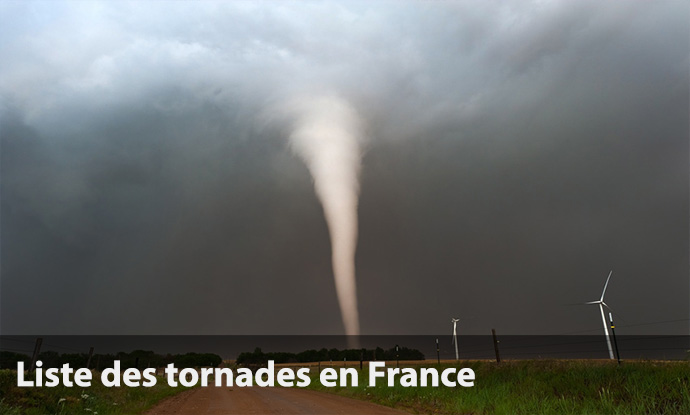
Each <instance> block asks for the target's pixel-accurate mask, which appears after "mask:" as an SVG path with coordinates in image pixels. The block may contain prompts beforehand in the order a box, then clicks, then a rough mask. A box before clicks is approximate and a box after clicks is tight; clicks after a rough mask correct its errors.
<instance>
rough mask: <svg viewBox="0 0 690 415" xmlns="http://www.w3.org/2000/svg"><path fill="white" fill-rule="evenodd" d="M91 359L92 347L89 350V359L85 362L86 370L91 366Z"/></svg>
mask: <svg viewBox="0 0 690 415" xmlns="http://www.w3.org/2000/svg"><path fill="white" fill-rule="evenodd" d="M92 357H93V346H91V348H90V349H89V358H88V359H87V360H86V368H87V369H88V368H89V366H91V358H92Z"/></svg>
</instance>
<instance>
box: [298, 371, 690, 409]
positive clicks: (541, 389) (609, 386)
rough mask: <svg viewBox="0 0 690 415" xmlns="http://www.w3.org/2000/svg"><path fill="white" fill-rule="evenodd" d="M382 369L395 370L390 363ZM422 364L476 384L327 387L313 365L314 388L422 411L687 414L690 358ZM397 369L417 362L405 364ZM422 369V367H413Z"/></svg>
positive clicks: (364, 380) (381, 382)
mask: <svg viewBox="0 0 690 415" xmlns="http://www.w3.org/2000/svg"><path fill="white" fill-rule="evenodd" d="M386 366H387V367H395V362H388V364H387V365H386ZM425 366H426V367H438V368H439V369H443V368H447V367H457V368H463V367H469V368H472V369H473V370H474V372H475V375H476V380H475V386H474V387H470V388H463V387H460V386H458V387H455V388H448V387H445V386H439V387H435V388H434V387H424V388H423V387H417V388H404V387H401V386H400V384H399V383H398V382H396V386H394V387H388V386H387V379H385V378H384V379H382V378H379V379H378V380H377V386H376V387H368V381H369V372H368V370H367V365H366V364H365V365H364V370H362V371H360V378H359V386H358V387H347V388H341V387H334V388H326V387H324V386H322V385H321V383H320V382H319V380H318V373H317V371H316V370H315V369H312V376H313V379H312V382H311V385H310V388H311V389H315V390H322V391H325V392H330V393H336V394H339V395H343V396H348V397H352V398H357V399H364V400H367V401H371V402H375V403H378V404H382V405H386V406H391V407H395V408H400V409H405V410H408V411H411V412H413V413H424V414H585V413H586V414H679V415H680V414H690V363H689V362H655V361H634V362H633V361H629V362H623V363H622V365H621V366H620V367H619V366H618V365H616V363H615V362H609V361H584V360H527V361H524V360H523V361H504V362H501V363H500V364H498V365H497V364H496V363H495V362H484V361H467V362H462V361H461V362H459V363H458V364H453V365H450V364H441V366H440V367H439V366H438V365H436V364H435V363H428V364H426V365H425ZM400 367H413V368H414V367H415V366H412V365H403V363H402V362H401V363H400ZM416 368H419V366H416Z"/></svg>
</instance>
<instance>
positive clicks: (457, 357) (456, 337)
mask: <svg viewBox="0 0 690 415" xmlns="http://www.w3.org/2000/svg"><path fill="white" fill-rule="evenodd" d="M451 321H452V322H453V344H454V345H455V360H460V356H459V355H458V331H457V325H458V321H460V319H459V318H452V319H451Z"/></svg>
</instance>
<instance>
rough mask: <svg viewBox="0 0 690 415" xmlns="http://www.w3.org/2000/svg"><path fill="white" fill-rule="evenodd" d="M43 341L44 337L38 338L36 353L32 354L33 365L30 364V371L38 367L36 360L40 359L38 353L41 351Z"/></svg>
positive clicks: (35, 347)
mask: <svg viewBox="0 0 690 415" xmlns="http://www.w3.org/2000/svg"><path fill="white" fill-rule="evenodd" d="M42 343H43V338H42V337H37V338H36V345H35V346H34V354H33V356H31V366H29V373H31V372H33V371H34V370H35V369H36V361H37V360H38V355H39V354H40V353H41V344H42Z"/></svg>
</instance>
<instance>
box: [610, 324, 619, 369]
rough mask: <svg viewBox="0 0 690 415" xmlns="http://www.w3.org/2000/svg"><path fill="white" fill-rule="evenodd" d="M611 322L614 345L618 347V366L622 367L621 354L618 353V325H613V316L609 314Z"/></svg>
mask: <svg viewBox="0 0 690 415" xmlns="http://www.w3.org/2000/svg"><path fill="white" fill-rule="evenodd" d="M609 321H610V322H611V334H612V335H613V344H614V346H615V347H616V358H618V366H620V365H621V354H620V353H619V352H618V342H617V341H616V325H615V324H613V314H611V313H609Z"/></svg>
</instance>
